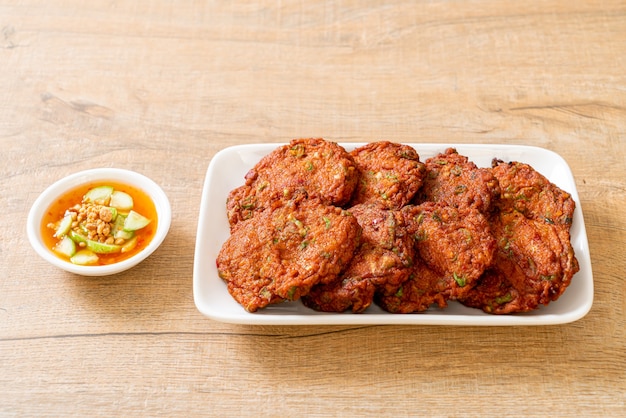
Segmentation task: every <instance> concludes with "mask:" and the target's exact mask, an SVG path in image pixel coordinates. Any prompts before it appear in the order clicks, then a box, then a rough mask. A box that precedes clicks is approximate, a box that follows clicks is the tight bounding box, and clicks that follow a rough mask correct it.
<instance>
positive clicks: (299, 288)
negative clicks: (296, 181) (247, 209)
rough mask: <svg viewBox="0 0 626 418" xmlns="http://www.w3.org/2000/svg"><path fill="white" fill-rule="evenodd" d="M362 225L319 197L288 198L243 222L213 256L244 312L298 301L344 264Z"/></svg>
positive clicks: (325, 281)
mask: <svg viewBox="0 0 626 418" xmlns="http://www.w3.org/2000/svg"><path fill="white" fill-rule="evenodd" d="M360 233H361V227H360V226H359V224H358V222H357V220H356V219H355V218H354V216H352V215H351V214H350V213H349V212H347V211H344V210H342V209H340V208H337V207H334V206H329V205H324V204H322V203H321V202H320V201H319V200H317V199H308V200H301V201H288V202H284V204H283V205H282V206H280V207H278V208H275V209H274V210H273V211H264V212H261V213H258V214H257V215H255V216H254V217H253V218H252V219H250V220H248V221H245V222H242V223H241V225H239V226H238V227H237V228H235V230H234V231H233V232H232V234H231V235H230V237H229V238H228V239H227V241H226V242H225V243H224V245H223V246H222V248H221V250H220V252H219V254H218V257H217V269H218V273H219V276H220V277H221V278H222V279H223V280H224V281H226V283H227V287H228V291H229V292H230V294H231V295H232V296H233V297H234V298H235V300H236V301H237V302H239V303H240V304H241V305H242V306H243V307H244V308H245V309H246V310H247V311H249V312H255V311H257V310H258V309H260V308H263V307H265V306H267V305H269V304H272V303H278V302H281V301H283V300H297V299H299V298H300V297H302V296H303V295H306V294H307V293H308V292H309V290H310V289H311V287H313V286H314V285H316V284H318V283H330V282H332V281H334V280H335V279H336V278H337V276H338V274H339V273H340V272H341V271H342V270H343V269H344V268H345V267H346V266H347V265H348V263H349V262H350V260H351V259H352V257H353V255H354V250H355V249H356V248H357V246H358V243H359V239H360Z"/></svg>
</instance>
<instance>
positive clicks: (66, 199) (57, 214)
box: [41, 181, 158, 265]
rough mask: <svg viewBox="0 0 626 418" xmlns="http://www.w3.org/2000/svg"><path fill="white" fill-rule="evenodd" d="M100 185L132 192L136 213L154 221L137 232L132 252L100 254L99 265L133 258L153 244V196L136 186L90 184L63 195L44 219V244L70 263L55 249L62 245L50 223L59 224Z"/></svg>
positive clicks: (154, 223) (108, 183)
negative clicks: (69, 211) (84, 197)
mask: <svg viewBox="0 0 626 418" xmlns="http://www.w3.org/2000/svg"><path fill="white" fill-rule="evenodd" d="M98 186H112V187H113V188H114V189H115V190H119V191H122V192H125V193H128V194H129V195H130V196H132V198H133V210H134V211H135V212H137V213H140V214H141V215H143V216H145V217H146V218H148V219H150V221H151V222H150V223H149V224H148V225H147V226H145V227H144V228H141V229H140V230H138V231H136V236H137V245H136V246H135V248H133V249H132V250H131V251H128V252H125V253H121V252H117V253H109V254H98V258H99V260H98V264H95V265H107V264H113V263H117V262H120V261H122V260H126V259H128V258H131V257H132V256H134V255H135V254H137V253H138V252H140V251H141V250H143V249H144V248H146V246H147V245H148V244H149V243H150V241H152V238H154V235H155V233H156V230H157V226H158V218H157V211H156V207H155V205H154V202H152V200H151V199H150V197H149V196H148V195H147V194H146V193H145V192H144V191H143V190H141V189H138V188H136V187H133V186H128V185H126V184H122V183H119V182H115V181H107V182H104V181H98V182H94V183H87V184H84V185H82V186H79V187H77V188H75V189H73V190H70V191H69V192H67V193H65V194H64V195H62V196H59V197H58V198H57V199H56V200H55V201H54V203H53V204H52V205H50V207H49V208H48V210H47V211H46V213H45V214H44V216H43V219H42V220H41V236H42V238H43V242H44V244H45V245H46V247H48V248H49V249H50V250H51V251H52V252H53V253H54V254H55V255H56V256H57V257H59V258H61V259H62V260H65V261H67V262H68V263H70V262H71V261H70V260H69V257H65V256H63V255H61V254H59V253H57V252H56V251H54V250H53V248H54V246H55V245H56V244H57V242H59V239H58V238H56V237H55V236H54V232H55V231H54V229H52V228H49V227H48V224H50V223H56V222H58V221H59V220H60V219H62V218H63V216H64V215H65V211H66V210H68V209H70V208H71V207H73V206H74V205H76V204H80V203H81V202H82V201H83V196H84V195H85V194H86V193H87V192H88V191H89V190H90V189H92V188H94V187H98Z"/></svg>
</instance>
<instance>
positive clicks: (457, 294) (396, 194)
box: [216, 138, 579, 314]
mask: <svg viewBox="0 0 626 418" xmlns="http://www.w3.org/2000/svg"><path fill="white" fill-rule="evenodd" d="M574 209H575V202H574V200H573V199H572V197H571V195H570V194H569V193H567V192H565V191H563V190H561V189H560V188H558V187H557V186H556V185H554V184H553V183H551V182H550V181H548V179H546V178H545V177H544V176H543V175H541V174H540V173H538V172H537V171H535V170H534V169H533V167H531V166H530V165H528V164H524V163H522V162H514V161H513V162H504V161H502V160H499V159H494V160H493V161H492V165H491V167H487V168H484V167H482V168H481V167H478V166H477V165H476V164H475V163H474V162H472V161H470V160H469V159H468V158H467V157H466V156H463V155H461V154H459V153H458V152H457V150H456V149H454V148H448V149H446V150H445V151H444V152H442V153H440V154H438V155H436V156H433V157H431V158H428V159H426V160H425V161H423V162H422V161H420V157H419V155H418V153H417V151H416V150H415V149H414V148H413V147H411V146H409V145H405V144H399V143H393V142H389V141H378V142H373V143H369V144H366V145H363V146H360V147H357V148H356V149H354V150H352V151H350V152H348V151H347V150H346V149H345V148H343V147H342V146H341V145H339V144H337V143H335V142H331V141H327V140H324V139H321V138H305V139H294V140H292V141H291V142H290V143H289V144H286V145H283V146H279V147H277V148H276V149H275V150H274V151H272V152H271V153H269V154H267V155H266V156H265V157H263V158H262V159H261V161H259V162H258V163H257V164H256V165H255V166H254V167H253V168H252V169H251V170H250V171H249V172H248V173H247V174H246V176H245V178H244V183H243V184H242V185H241V186H240V187H237V188H236V189H234V190H232V191H231V192H230V193H229V195H228V198H227V202H226V210H227V215H228V221H229V224H230V236H229V238H228V239H227V240H226V242H225V243H224V244H223V246H222V248H221V250H220V252H219V254H218V257H217V260H216V262H217V269H218V273H219V276H220V277H221V278H222V279H223V280H224V281H225V282H226V284H227V288H228V292H229V293H230V294H231V295H232V297H233V298H234V299H235V300H236V301H237V302H238V303H239V304H241V305H242V306H243V307H244V308H245V309H246V310H247V311H249V312H255V311H257V310H259V309H262V308H264V307H267V306H268V305H272V304H276V303H281V302H284V301H294V300H301V301H302V303H303V304H304V305H305V306H307V307H309V308H311V309H314V310H317V311H323V312H346V311H351V312H354V313H360V312H363V311H365V310H366V309H367V308H368V307H369V306H371V305H372V304H376V305H378V306H379V307H381V308H382V309H384V310H385V311H387V312H390V313H415V312H423V311H426V310H427V309H429V308H431V307H435V308H436V307H438V308H442V309H443V308H445V307H446V306H447V305H448V302H449V301H458V302H460V303H462V304H464V305H466V306H469V307H473V308H478V309H482V310H483V311H484V312H487V313H491V314H508V313H514V312H526V311H531V310H534V309H537V308H538V307H539V306H540V305H547V304H548V303H550V302H551V301H555V300H556V299H558V298H559V296H561V294H562V293H563V292H564V291H565V289H566V288H567V286H568V285H569V284H570V282H571V280H572V277H573V276H574V274H575V273H576V272H577V271H578V270H579V266H578V262H577V260H576V257H575V255H574V250H573V248H572V245H571V239H570V228H571V225H572V218H573V215H574Z"/></svg>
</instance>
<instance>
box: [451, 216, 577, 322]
mask: <svg viewBox="0 0 626 418" xmlns="http://www.w3.org/2000/svg"><path fill="white" fill-rule="evenodd" d="M491 225H492V230H493V233H494V235H495V236H496V239H497V243H498V250H497V254H496V260H495V263H494V265H493V266H492V267H491V268H490V269H489V271H488V272H486V273H485V274H484V276H483V277H481V278H480V280H479V281H478V283H477V285H476V286H475V287H474V288H473V289H471V290H470V291H469V292H468V293H467V294H466V295H464V296H463V297H462V298H461V302H462V303H463V304H464V305H466V306H470V307H474V308H479V309H482V310H483V311H485V312H488V313H493V314H506V313H512V312H527V311H530V310H534V309H536V308H538V307H539V306H540V305H547V304H548V303H550V302H551V301H554V300H557V299H558V298H559V296H561V294H563V292H564V291H565V289H566V288H567V286H569V284H570V283H571V280H572V277H573V276H574V274H575V273H576V272H577V271H578V270H579V266H578V261H577V260H576V257H575V256H574V250H573V248H572V246H571V244H570V241H569V238H568V237H565V235H566V234H563V231H562V228H563V227H562V226H559V225H555V224H553V223H549V222H545V221H542V220H535V219H529V218H526V217H525V216H524V215H523V214H522V213H520V212H518V211H515V210H513V211H509V212H501V213H499V214H498V215H494V217H493V219H492V222H491Z"/></svg>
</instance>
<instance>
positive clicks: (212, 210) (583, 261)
mask: <svg viewBox="0 0 626 418" xmlns="http://www.w3.org/2000/svg"><path fill="white" fill-rule="evenodd" d="M281 145H283V144H256V145H239V146H233V147H230V148H226V149H224V150H222V151H220V152H218V153H217V154H216V155H215V157H214V158H213V159H212V160H211V162H210V164H209V167H208V170H207V173H206V178H205V182H204V188H203V190H202V200H201V204H200V215H199V219H198V234H197V237H196V248H195V255H194V271H193V293H194V301H195V304H196V306H197V308H198V310H199V311H200V312H201V313H202V314H204V315H206V316H208V317H209V318H211V319H214V320H217V321H221V322H229V323H238V324H258V325H350V324H430V325H550V324H563V323H568V322H573V321H576V320H578V319H580V318H582V317H583V316H585V315H586V314H587V312H588V311H589V309H591V305H592V303H593V276H592V272H591V261H590V259H589V244H588V242H587V233H586V231H585V223H584V219H583V214H582V210H581V207H580V200H579V198H578V193H577V191H576V184H575V183H574V178H573V176H572V172H571V170H570V168H569V166H568V165H567V163H566V162H565V160H564V159H563V158H561V157H560V156H559V155H558V154H556V153H554V152H552V151H549V150H546V149H543V148H537V147H530V146H517V145H469V144H407V145H410V146H412V147H413V148H415V149H416V150H417V152H418V153H419V155H420V160H421V161H425V160H426V159H427V158H429V157H432V156H434V155H437V154H439V153H440V152H443V151H444V150H445V149H446V148H448V147H454V148H456V149H457V151H458V152H459V154H462V155H465V156H467V157H468V158H469V159H470V160H471V161H473V162H474V163H476V165H478V166H479V167H490V166H491V160H492V159H493V158H499V159H501V160H504V161H520V162H524V163H527V164H530V165H531V166H533V167H534V168H535V169H536V170H537V171H539V172H540V173H541V174H543V175H544V176H546V177H547V178H548V179H549V180H550V181H551V182H552V183H554V184H556V185H557V186H559V187H560V188H561V189H563V190H565V191H567V192H569V193H570V194H571V195H572V197H573V199H574V200H575V201H576V211H575V213H574V221H573V224H572V229H571V240H572V246H573V247H574V251H575V254H576V258H577V259H578V262H579V264H580V271H579V272H578V273H577V274H576V275H575V276H574V278H573V279H572V283H571V284H570V286H569V287H568V288H567V289H566V290H565V293H563V295H562V296H561V297H560V298H559V299H558V300H557V301H555V302H552V303H550V304H549V305H547V306H541V307H540V308H539V309H537V310H535V311H533V312H528V313H523V314H512V315H490V314H486V313H484V312H482V311H481V310H478V309H473V308H468V307H465V306H463V305H461V304H460V303H457V302H450V303H449V306H448V307H447V308H445V309H439V308H436V307H433V308H430V309H429V310H427V311H426V312H422V313H415V314H390V313H387V312H385V311H383V310H382V309H380V308H379V307H378V306H375V305H372V306H370V307H369V308H368V309H367V310H366V311H365V312H364V313H361V314H353V313H351V312H348V313H322V312H316V311H313V310H311V309H309V308H306V307H305V306H304V305H302V303H301V302H299V301H298V302H287V303H280V304H276V305H271V306H269V307H267V308H265V309H261V310H260V311H258V312H255V313H249V312H246V311H245V310H244V309H243V308H242V307H241V305H239V304H238V303H237V302H236V301H235V300H234V299H233V298H232V297H231V296H230V294H229V293H228V291H227V289H226V284H225V283H224V282H223V281H222V280H221V279H220V278H219V276H218V274H217V268H216V265H215V259H216V258H217V255H218V253H219V251H220V249H221V247H222V244H223V243H224V242H225V241H226V239H227V238H228V236H229V234H230V229H229V225H228V219H227V216H226V197H227V196H228V193H229V192H230V191H231V190H232V189H234V188H236V187H239V186H241V185H242V184H243V183H244V175H245V174H246V173H247V172H248V170H250V169H251V168H252V167H253V166H254V165H255V164H256V163H257V162H258V161H259V160H260V159H261V158H262V157H263V156H265V155H266V154H268V153H270V152H271V151H273V150H274V149H276V148H277V147H279V146H281ZM340 145H342V146H343V147H344V148H345V149H346V150H348V151H351V150H352V149H354V148H356V147H359V146H362V145H364V144H363V143H342V144H340Z"/></svg>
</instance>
